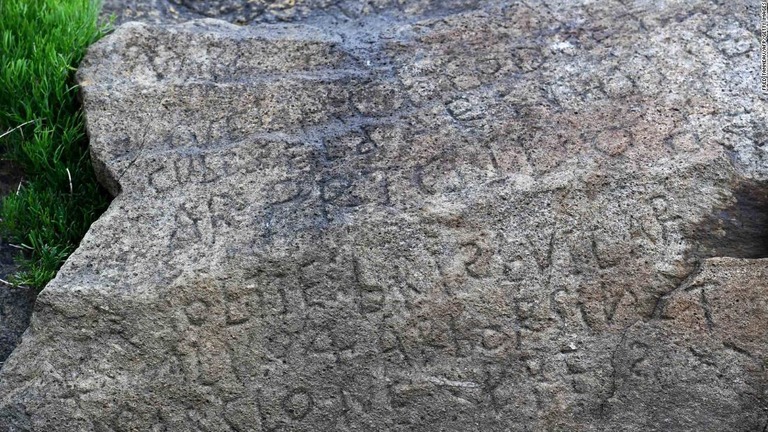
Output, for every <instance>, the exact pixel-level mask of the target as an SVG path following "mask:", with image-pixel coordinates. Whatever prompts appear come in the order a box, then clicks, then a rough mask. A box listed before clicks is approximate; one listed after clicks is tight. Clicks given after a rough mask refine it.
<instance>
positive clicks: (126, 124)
mask: <svg viewBox="0 0 768 432" xmlns="http://www.w3.org/2000/svg"><path fill="white" fill-rule="evenodd" d="M161 3H162V2H159V0H157V2H156V4H161ZM181 3H183V4H184V5H186V8H187V9H190V10H193V12H194V13H195V14H203V15H205V16H209V17H211V16H212V17H216V18H223V19H227V20H230V21H232V22H250V23H252V24H253V25H251V26H238V25H235V24H232V23H229V22H226V21H223V20H215V19H211V18H206V19H202V20H196V21H192V22H188V23H182V24H179V23H176V22H177V21H180V20H182V19H183V17H181V18H179V17H175V16H171V15H170V14H165V13H158V14H156V15H155V16H154V18H151V19H148V21H155V22H154V23H153V22H145V23H137V22H131V23H126V24H124V25H122V26H120V27H119V28H118V29H117V30H116V31H115V32H114V34H112V35H110V36H108V37H107V38H105V39H104V40H102V41H100V42H98V43H97V44H96V45H94V46H93V47H92V49H91V50H90V52H89V54H88V56H87V58H86V60H85V62H84V64H83V65H82V68H81V70H80V71H79V73H78V79H79V82H80V83H81V85H82V90H83V97H84V104H85V109H86V115H87V124H88V132H89V134H90V137H91V146H92V150H91V151H92V158H93V160H94V163H95V165H96V167H97V171H98V175H99V177H100V179H101V181H102V182H103V183H104V184H105V185H106V186H107V187H108V188H109V189H110V190H111V191H112V193H113V194H115V199H114V201H113V202H112V204H111V206H110V208H109V209H108V210H107V212H106V213H105V214H104V215H103V216H102V217H101V218H100V219H99V220H98V221H97V222H96V223H95V224H94V225H93V226H92V228H91V230H90V231H89V233H88V234H87V236H86V237H85V239H84V240H83V242H82V244H81V245H80V247H79V249H78V250H77V251H76V252H75V253H74V254H73V255H72V256H71V258H70V259H69V260H68V261H67V263H66V264H65V265H64V267H63V268H62V270H61V272H60V273H59V275H58V276H57V277H56V279H54V280H53V281H52V282H51V283H50V284H49V285H48V286H47V287H46V289H45V290H44V291H43V292H42V293H41V295H40V296H39V298H38V300H37V303H36V305H35V313H34V315H33V318H32V323H31V326H30V328H29V330H27V333H26V334H25V336H24V339H23V342H22V344H21V345H20V346H19V347H18V348H17V349H16V350H15V351H14V353H13V354H12V355H11V357H10V358H9V359H8V361H7V363H6V365H5V367H4V368H3V369H2V371H0V395H2V396H0V429H2V430H12V431H27V430H32V431H58V430H78V431H161V430H169V431H193V430H194V431H278V430H283V431H329V430H338V431H361V430H366V431H373V430H381V431H385V430H386V431H414V430H415V431H439V430H450V431H615V430H622V431H692V430H695V431H725V430H727V431H745V432H746V431H761V430H765V427H766V424H768V411H767V410H768V403H767V402H766V400H767V399H766V398H767V397H768V394H766V389H767V388H768V386H766V384H768V383H767V382H766V378H768V377H767V376H766V371H765V365H766V361H768V351H767V349H768V345H767V344H768V340H766V331H768V328H766V325H767V324H766V323H768V320H767V319H766V318H768V317H766V313H768V312H767V310H768V309H766V302H768V290H767V289H766V288H768V284H767V283H766V266H767V265H768V260H766V259H764V258H765V257H768V248H767V247H766V244H765V235H764V233H765V232H766V230H765V222H766V221H767V219H768V211H766V210H767V209H768V198H766V197H767V196H768V194H766V184H765V181H766V180H767V179H768V165H767V162H766V158H765V148H764V144H765V141H766V139H768V126H766V125H768V112H767V111H766V109H765V102H766V97H765V96H764V95H762V94H761V93H760V92H759V79H758V77H757V74H756V72H755V71H756V68H757V66H756V65H757V64H758V56H759V47H758V45H757V38H756V37H755V35H756V33H757V31H758V30H759V29H758V28H757V27H756V25H755V22H756V16H757V15H756V9H755V7H754V5H751V4H750V5H748V4H747V3H748V2H746V1H735V2H722V1H703V0H700V1H692V2H685V3H682V2H663V1H636V2H618V1H605V2H592V1H587V0H580V1H573V2H556V1H547V0H531V1H526V2H514V1H509V2H505V1H498V2H469V1H417V2H385V1H381V2H378V1H371V2H321V1H317V2H311V1H308V2H300V1H296V2H287V3H286V4H287V6H285V7H283V9H280V10H282V11H291V10H294V11H295V14H293V15H291V17H290V18H287V19H285V20H287V21H292V22H290V23H280V24H274V23H270V21H275V20H272V19H266V18H265V19H261V18H258V17H265V16H267V15H265V14H266V12H263V13H261V15H258V14H256V15H258V17H257V18H248V19H244V20H240V19H238V17H237V16H236V15H237V13H235V12H232V11H231V10H229V9H227V7H226V5H227V4H229V3H230V2H225V1H197V2H194V1H187V2H181ZM267 3H269V4H270V5H273V3H271V2H265V4H267ZM162 4H163V5H165V6H167V7H170V5H174V4H177V2H174V1H169V2H168V3H162ZM259 5H260V3H259V2H247V3H245V2H243V3H242V5H241V6H242V7H243V8H245V9H243V10H248V11H257V10H261V9H259V8H260V7H262V6H259ZM350 5H351V6H350ZM108 6H109V4H108ZM352 6H354V7H355V8H356V9H355V8H353V7H352ZM269 7H271V6H268V7H266V8H265V9H263V10H267V9H269ZM217 8H218V9H217ZM275 8H277V7H275ZM158 10H160V9H158ZM350 10H352V11H353V12H350ZM161 12H162V11H161ZM190 13H192V12H190ZM254 13H255V12H254ZM246 18H247V17H246ZM157 22H160V23H161V24H157Z"/></svg>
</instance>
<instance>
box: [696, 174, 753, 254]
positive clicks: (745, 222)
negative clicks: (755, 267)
mask: <svg viewBox="0 0 768 432" xmlns="http://www.w3.org/2000/svg"><path fill="white" fill-rule="evenodd" d="M732 193H733V200H732V201H731V203H732V204H731V205H730V206H728V207H726V208H722V209H719V210H717V211H716V212H715V213H713V214H712V215H710V216H709V217H708V218H706V219H705V220H704V221H703V222H702V223H701V224H699V225H698V226H697V227H695V228H694V229H693V230H692V233H691V240H692V241H693V244H694V245H695V246H694V250H693V253H694V254H695V256H697V257H698V258H711V257H733V258H766V257H768V182H758V181H753V180H742V181H740V182H739V184H738V185H736V187H734V189H733V190H732Z"/></svg>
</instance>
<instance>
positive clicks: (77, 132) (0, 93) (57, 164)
mask: <svg viewBox="0 0 768 432" xmlns="http://www.w3.org/2000/svg"><path fill="white" fill-rule="evenodd" d="M100 7H101V5H100V1H98V0H0V146H2V149H3V150H4V152H5V153H4V154H5V158H7V159H9V160H11V161H12V162H13V163H14V164H16V165H17V166H18V167H19V168H21V170H22V171H23V172H24V182H23V183H22V185H21V187H20V189H19V191H18V193H16V194H11V195H10V196H8V197H6V198H5V199H3V201H2V203H1V204H0V206H1V209H0V218H2V221H0V230H2V235H3V236H4V238H5V239H6V240H7V241H9V242H11V243H15V244H17V245H20V246H22V250H23V252H21V254H20V257H19V259H20V263H21V267H20V271H19V273H18V274H16V275H15V276H14V277H13V278H12V280H11V282H13V283H15V284H18V285H26V286H31V287H34V288H37V289H41V288H42V287H44V286H45V284H46V283H48V281H50V280H51V279H52V278H53V277H54V276H55V275H56V272H57V271H58V269H59V267H61V265H62V264H63V263H64V260H66V258H67V257H68V256H69V255H70V254H71V253H72V251H73V250H74V249H75V248H76V247H77V245H78V243H79V242H80V240H81V239H82V237H83V235H85V232H86V231H87V230H88V227H89V226H90V225H91V223H92V222H93V221H94V220H95V219H96V218H97V217H98V216H99V215H100V214H101V213H102V212H103V211H104V210H105V209H106V206H107V205H108V203H109V195H108V194H107V193H106V191H105V190H104V189H103V188H101V187H100V186H99V184H98V183H97V182H96V177H95V175H94V172H93V167H92V165H91V160H90V157H89V154H88V142H87V138H86V134H85V125H84V121H83V115H82V112H81V111H80V102H79V100H78V89H77V86H76V85H75V83H74V72H75V70H76V68H77V65H78V64H79V63H80V61H81V60H82V58H83V56H84V55H85V51H86V49H87V48H88V46H89V45H91V44H92V43H93V42H95V41H96V40H98V39H99V38H100V37H102V36H103V35H104V34H105V32H106V31H107V30H108V25H101V24H99V21H98V17H99V10H100Z"/></svg>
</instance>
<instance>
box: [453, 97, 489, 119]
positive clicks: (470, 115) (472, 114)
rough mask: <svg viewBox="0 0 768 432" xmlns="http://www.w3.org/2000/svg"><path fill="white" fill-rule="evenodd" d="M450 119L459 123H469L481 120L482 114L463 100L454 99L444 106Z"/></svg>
mask: <svg viewBox="0 0 768 432" xmlns="http://www.w3.org/2000/svg"><path fill="white" fill-rule="evenodd" d="M446 108H447V109H448V113H449V114H450V115H451V117H453V118H455V119H456V120H459V121H470V120H477V119H481V118H483V113H482V112H481V111H480V108H479V107H478V106H476V105H475V104H473V103H471V102H469V101H468V100H466V99H464V98H459V99H454V100H453V101H451V102H450V103H448V105H446Z"/></svg>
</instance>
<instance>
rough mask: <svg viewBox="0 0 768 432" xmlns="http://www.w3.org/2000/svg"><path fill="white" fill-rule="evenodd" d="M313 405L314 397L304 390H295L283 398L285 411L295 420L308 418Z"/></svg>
mask: <svg viewBox="0 0 768 432" xmlns="http://www.w3.org/2000/svg"><path fill="white" fill-rule="evenodd" d="M313 405H314V401H313V400H312V395H311V394H309V392H308V391H307V390H305V389H303V388H297V389H293V390H291V391H290V392H289V393H288V394H287V395H286V396H285V398H283V410H285V412H286V413H287V414H288V417H290V418H292V419H293V420H301V419H303V418H304V417H306V416H307V414H309V412H310V411H312V406H313Z"/></svg>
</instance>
